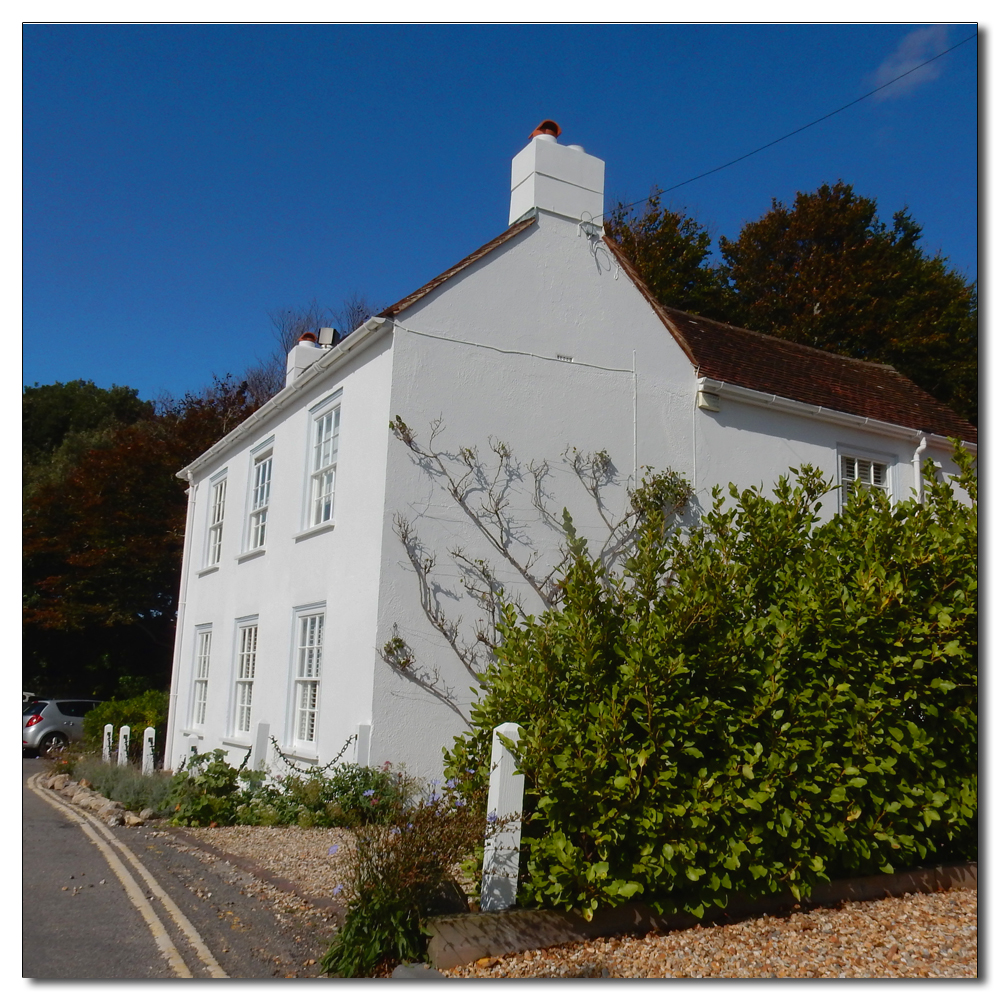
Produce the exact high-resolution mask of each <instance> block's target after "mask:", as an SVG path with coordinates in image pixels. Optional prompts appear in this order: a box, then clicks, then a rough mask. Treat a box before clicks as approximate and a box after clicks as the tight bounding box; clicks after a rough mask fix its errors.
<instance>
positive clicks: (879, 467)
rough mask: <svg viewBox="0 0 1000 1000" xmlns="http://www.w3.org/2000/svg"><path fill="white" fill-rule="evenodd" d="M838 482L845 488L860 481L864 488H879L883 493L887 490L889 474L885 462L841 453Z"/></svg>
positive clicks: (851, 486)
mask: <svg viewBox="0 0 1000 1000" xmlns="http://www.w3.org/2000/svg"><path fill="white" fill-rule="evenodd" d="M840 482H841V485H842V486H843V487H844V488H845V489H851V488H853V486H854V484H855V483H860V484H861V485H862V486H863V487H864V488H865V489H874V490H881V491H882V492H883V493H888V492H889V474H888V468H887V466H886V463H885V462H877V461H875V460H873V459H869V458H855V457H854V456H852V455H841V456H840Z"/></svg>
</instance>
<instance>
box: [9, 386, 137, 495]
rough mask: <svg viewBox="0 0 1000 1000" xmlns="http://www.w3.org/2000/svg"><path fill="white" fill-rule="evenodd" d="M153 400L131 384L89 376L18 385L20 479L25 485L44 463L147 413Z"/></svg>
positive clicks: (59, 460)
mask: <svg viewBox="0 0 1000 1000" xmlns="http://www.w3.org/2000/svg"><path fill="white" fill-rule="evenodd" d="M153 409H154V407H153V404H152V403H149V402H146V401H145V400H142V399H140V398H139V392H138V390H137V389H130V388H129V387H128V386H124V385H113V386H112V387H111V388H110V389H102V388H100V387H99V386H96V385H94V383H93V382H90V381H87V380H85V379H76V380H75V381H73V382H53V383H52V384H50V385H39V384H38V383H37V382H36V383H35V384H34V385H29V386H25V387H24V392H23V394H22V396H21V454H22V461H23V463H24V472H25V483H26V485H30V484H31V483H33V482H34V481H35V479H37V478H38V477H39V476H40V475H42V476H43V475H44V474H45V473H46V471H47V466H49V465H52V464H54V465H56V466H62V465H64V464H65V463H66V462H67V461H68V462H70V463H72V462H73V461H74V460H75V458H76V457H78V456H79V455H80V454H81V453H82V452H83V451H85V450H87V449H88V448H90V447H92V446H94V445H96V444H97V443H98V442H100V441H101V440H102V438H103V437H104V436H105V435H106V434H107V433H108V432H110V431H112V430H113V429H115V428H117V427H127V426H128V425H130V424H134V423H135V422H136V421H138V420H148V419H149V418H150V417H152V416H153Z"/></svg>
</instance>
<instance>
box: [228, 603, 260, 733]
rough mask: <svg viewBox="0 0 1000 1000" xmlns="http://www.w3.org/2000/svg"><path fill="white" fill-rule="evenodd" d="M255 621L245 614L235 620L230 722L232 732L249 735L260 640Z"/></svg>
mask: <svg viewBox="0 0 1000 1000" xmlns="http://www.w3.org/2000/svg"><path fill="white" fill-rule="evenodd" d="M258 624H259V622H258V619H257V618H246V619H242V620H240V621H237V623H236V642H235V644H234V653H235V657H236V659H235V663H234V664H233V725H232V733H233V736H235V737H240V736H249V735H250V733H251V731H252V725H253V688H254V681H255V679H256V676H257V653H258V650H259V640H260V634H259V631H258ZM244 725H245V726H246V728H244Z"/></svg>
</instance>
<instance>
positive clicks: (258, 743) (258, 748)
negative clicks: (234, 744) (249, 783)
mask: <svg viewBox="0 0 1000 1000" xmlns="http://www.w3.org/2000/svg"><path fill="white" fill-rule="evenodd" d="M270 732H271V727H270V725H268V723H266V722H258V723H257V735H256V736H254V738H253V749H252V750H251V752H250V769H251V770H252V771H258V770H260V769H261V768H263V767H264V766H265V765H266V764H267V737H268V735H269V734H270Z"/></svg>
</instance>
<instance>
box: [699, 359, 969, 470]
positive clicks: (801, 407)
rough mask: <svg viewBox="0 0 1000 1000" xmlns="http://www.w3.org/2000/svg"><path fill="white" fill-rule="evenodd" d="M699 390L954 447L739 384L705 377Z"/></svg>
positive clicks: (919, 432) (945, 441) (934, 438)
mask: <svg viewBox="0 0 1000 1000" xmlns="http://www.w3.org/2000/svg"><path fill="white" fill-rule="evenodd" d="M698 389H699V390H701V391H703V392H710V393H714V394H715V395H716V396H719V397H720V398H721V399H732V400H735V401H737V402H740V403H748V404H749V405H750V406H760V407H763V408H764V409H770V410H778V411H780V412H782V413H790V414H794V415H795V416H799V417H814V418H817V419H819V420H823V421H826V422H827V423H831V424H839V425H841V426H843V427H854V428H862V429H867V430H871V431H876V432H877V433H879V434H885V435H888V436H891V437H898V438H904V439H907V440H910V441H912V440H913V436H914V434H917V435H918V437H920V439H921V440H923V441H926V442H927V444H928V445H934V446H935V447H938V448H947V449H950V448H951V441H950V440H949V439H948V438H946V437H942V436H941V435H940V434H926V433H925V432H924V431H922V430H921V429H919V428H914V427H904V426H902V425H901V424H890V423H886V422H885V421H883V420H874V419H872V418H871V417H859V416H857V414H854V413H844V412H843V411H841V410H832V409H830V408H829V407H827V406H816V405H815V404H813V403H800V402H799V401H798V400H797V399H788V398H786V397H785V396H778V395H776V394H771V393H768V392H760V391H759V390H757V389H747V388H746V387H745V386H742V385H735V384H734V383H732V382H717V381H716V380H715V379H712V378H707V377H705V376H702V377H701V378H699V379H698ZM962 446H963V447H964V448H965V449H966V450H967V451H968V452H970V453H971V454H973V455H976V454H978V453H979V452H978V447H977V445H975V444H974V443H973V442H971V441H963V442H962Z"/></svg>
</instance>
